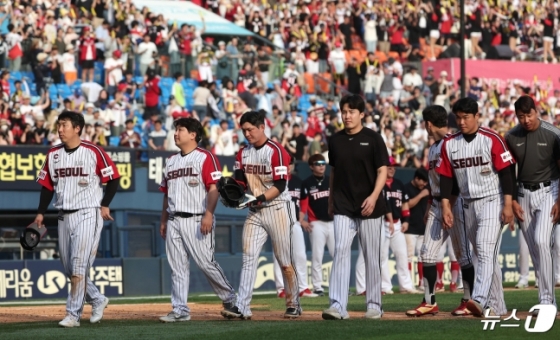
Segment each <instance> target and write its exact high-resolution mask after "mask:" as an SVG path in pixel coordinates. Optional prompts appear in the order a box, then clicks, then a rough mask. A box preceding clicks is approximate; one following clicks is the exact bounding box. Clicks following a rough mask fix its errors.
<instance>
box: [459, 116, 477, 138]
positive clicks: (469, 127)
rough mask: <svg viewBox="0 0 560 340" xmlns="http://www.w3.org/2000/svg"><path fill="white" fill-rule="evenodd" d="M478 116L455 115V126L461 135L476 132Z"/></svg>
mask: <svg viewBox="0 0 560 340" xmlns="http://www.w3.org/2000/svg"><path fill="white" fill-rule="evenodd" d="M479 116H480V114H478V113H477V114H474V115H473V114H472V113H464V112H457V113H456V114H455V119H456V120H457V126H458V127H459V130H461V133H464V134H472V133H475V132H476V131H477V130H478V118H479Z"/></svg>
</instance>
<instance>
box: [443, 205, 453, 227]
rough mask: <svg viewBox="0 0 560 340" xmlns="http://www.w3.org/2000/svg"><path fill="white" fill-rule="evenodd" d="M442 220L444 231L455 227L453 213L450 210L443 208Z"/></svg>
mask: <svg viewBox="0 0 560 340" xmlns="http://www.w3.org/2000/svg"><path fill="white" fill-rule="evenodd" d="M441 220H442V222H443V228H444V229H451V228H452V227H453V212H452V211H451V209H449V208H443V211H442V212H441Z"/></svg>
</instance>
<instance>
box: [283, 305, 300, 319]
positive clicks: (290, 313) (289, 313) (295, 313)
mask: <svg viewBox="0 0 560 340" xmlns="http://www.w3.org/2000/svg"><path fill="white" fill-rule="evenodd" d="M300 316H301V308H299V307H298V308H294V307H290V308H288V309H286V312H285V313H284V318H286V319H296V318H299V317H300Z"/></svg>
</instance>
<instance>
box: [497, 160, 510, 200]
mask: <svg viewBox="0 0 560 340" xmlns="http://www.w3.org/2000/svg"><path fill="white" fill-rule="evenodd" d="M508 168H510V167H509V166H508V167H506V168H503V169H502V170H500V171H498V177H499V178H500V185H501V186H502V193H503V194H504V195H510V196H513V179H512V178H511V169H508Z"/></svg>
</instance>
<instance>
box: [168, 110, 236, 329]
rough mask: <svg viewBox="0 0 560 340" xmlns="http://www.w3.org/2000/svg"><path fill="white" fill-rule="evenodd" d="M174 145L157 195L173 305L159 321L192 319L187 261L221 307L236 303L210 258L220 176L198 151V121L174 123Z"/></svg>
mask: <svg viewBox="0 0 560 340" xmlns="http://www.w3.org/2000/svg"><path fill="white" fill-rule="evenodd" d="M173 126H174V127H175V136H174V137H175V145H177V147H179V148H180V149H181V151H180V152H178V153H176V154H174V155H172V156H170V157H169V158H168V159H167V161H166V163H165V170H164V176H163V179H162V181H161V185H160V191H162V192H163V193H164V196H163V208H162V212H161V223H160V234H161V237H162V238H163V239H164V240H165V248H166V254H167V260H168V261H169V267H170V268H171V305H172V307H173V310H172V311H171V312H169V314H167V315H166V316H162V317H161V318H160V321H162V322H179V321H188V320H190V319H191V316H190V309H189V307H188V306H187V300H188V296H189V279H190V272H189V266H190V264H189V262H190V261H189V260H190V258H192V259H193V260H194V262H196V264H197V265H198V267H199V268H200V270H201V271H202V272H203V273H204V276H206V278H207V279H208V282H209V283H210V286H212V289H213V290H214V292H216V295H218V297H219V298H220V299H221V300H222V301H223V306H224V308H231V307H233V305H234V302H235V290H234V289H233V287H232V286H231V284H230V283H229V281H228V280H227V278H226V276H225V275H224V272H223V270H222V268H221V267H220V265H219V264H218V262H216V260H215V258H214V226H215V219H214V210H215V209H216V204H217V202H218V197H219V193H218V190H217V189H216V182H217V181H218V179H220V177H222V171H221V168H220V164H219V162H218V159H217V158H216V157H215V156H214V155H213V154H212V153H210V152H208V151H206V150H204V149H202V148H199V147H198V143H199V142H200V140H201V139H202V136H203V135H204V130H203V128H202V125H201V124H200V122H199V121H198V120H196V119H194V118H180V119H177V120H176V121H174V122H173Z"/></svg>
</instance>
